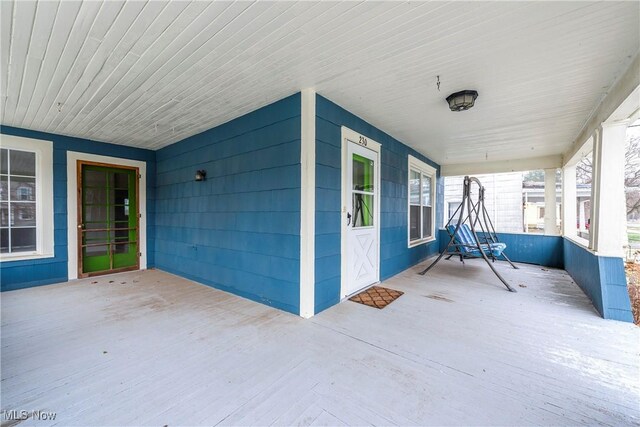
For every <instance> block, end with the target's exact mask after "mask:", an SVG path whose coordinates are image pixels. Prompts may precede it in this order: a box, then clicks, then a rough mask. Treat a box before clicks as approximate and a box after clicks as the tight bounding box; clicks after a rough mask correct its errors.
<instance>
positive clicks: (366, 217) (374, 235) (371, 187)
mask: <svg viewBox="0 0 640 427" xmlns="http://www.w3.org/2000/svg"><path fill="white" fill-rule="evenodd" d="M343 143H344V144H346V153H345V154H346V162H343V164H344V163H346V164H345V166H346V175H345V179H343V188H342V194H343V202H344V208H343V212H344V215H343V220H344V223H343V224H344V228H343V233H344V235H343V238H344V246H343V249H344V250H343V258H344V259H343V266H344V267H345V268H344V269H343V271H344V273H345V274H346V277H345V278H344V279H343V286H342V289H343V295H342V296H343V297H344V296H348V295H351V294H353V293H355V292H357V291H359V290H360V289H362V288H365V287H367V286H369V285H371V284H373V283H376V282H378V281H379V254H380V251H379V228H380V218H379V216H380V207H379V203H380V177H379V173H380V172H379V170H380V167H379V151H374V150H376V149H377V150H379V145H378V144H376V143H375V142H373V141H369V140H368V139H367V138H365V137H363V136H361V135H358V136H357V138H354V137H353V135H352V136H351V137H349V135H347V137H345V138H344V139H343ZM371 148H373V149H371ZM345 270H346V271H345Z"/></svg>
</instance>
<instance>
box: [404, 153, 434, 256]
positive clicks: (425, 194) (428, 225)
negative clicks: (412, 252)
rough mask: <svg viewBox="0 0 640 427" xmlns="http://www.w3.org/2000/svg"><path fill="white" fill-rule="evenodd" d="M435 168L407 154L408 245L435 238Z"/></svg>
mask: <svg viewBox="0 0 640 427" xmlns="http://www.w3.org/2000/svg"><path fill="white" fill-rule="evenodd" d="M435 193H436V169H435V168H434V167H433V166H429V165H428V164H426V163H425V162H423V161H421V160H418V159H417V158H415V157H413V156H409V201H408V202H409V247H412V246H416V245H419V244H421V243H425V242H430V241H432V240H434V239H435V227H434V225H435V222H436V221H435V219H436V210H435Z"/></svg>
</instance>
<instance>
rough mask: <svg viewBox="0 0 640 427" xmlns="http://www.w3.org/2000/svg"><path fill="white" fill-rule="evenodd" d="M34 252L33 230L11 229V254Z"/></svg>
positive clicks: (34, 231)
mask: <svg viewBox="0 0 640 427" xmlns="http://www.w3.org/2000/svg"><path fill="white" fill-rule="evenodd" d="M35 250H36V229H35V228H13V229H11V252H28V251H29V252H30V251H35Z"/></svg>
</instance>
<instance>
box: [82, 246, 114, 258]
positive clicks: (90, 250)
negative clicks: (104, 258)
mask: <svg viewBox="0 0 640 427" xmlns="http://www.w3.org/2000/svg"><path fill="white" fill-rule="evenodd" d="M108 250H109V246H108V245H98V246H87V247H86V248H84V256H85V257H87V256H100V255H107V253H108Z"/></svg>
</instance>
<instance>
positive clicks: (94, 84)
mask: <svg viewBox="0 0 640 427" xmlns="http://www.w3.org/2000/svg"><path fill="white" fill-rule="evenodd" d="M166 5H167V3H166V2H148V3H146V4H145V3H142V2H129V3H127V4H126V5H125V6H124V8H123V10H122V13H120V15H119V16H118V19H117V20H116V22H115V24H114V25H113V26H112V27H111V29H110V31H109V33H108V34H107V35H106V37H105V39H104V40H103V42H102V44H101V45H100V48H99V49H98V53H96V55H94V57H93V58H92V60H91V62H90V63H89V65H88V66H87V69H86V70H85V72H84V73H83V75H82V77H81V78H80V81H79V82H78V84H77V85H76V87H75V88H74V89H73V91H72V93H71V95H70V96H69V99H67V101H66V102H67V104H68V105H67V107H68V108H67V109H66V114H64V115H62V117H58V116H56V119H57V123H58V124H57V126H56V127H55V128H54V132H55V131H56V130H58V129H60V128H65V129H66V128H67V127H68V126H69V124H70V122H71V121H72V120H73V119H74V118H79V117H80V115H79V112H80V110H81V109H83V108H84V107H85V106H86V104H87V102H89V100H90V99H91V98H92V97H93V96H94V95H95V94H96V92H97V91H98V90H99V89H101V88H102V87H103V86H105V85H109V86H111V87H112V86H113V84H115V82H113V83H112V82H111V81H110V80H111V78H112V77H113V80H119V79H120V78H121V77H122V76H123V75H124V73H126V71H127V68H124V67H120V68H119V69H118V67H119V66H120V64H121V63H122V61H123V60H124V58H125V57H126V55H127V53H129V52H130V51H131V48H132V47H133V45H134V44H135V42H136V41H137V40H138V39H139V38H140V36H141V35H142V34H143V33H144V31H145V29H146V28H147V27H148V26H149V25H150V24H151V23H152V22H153V21H154V20H155V18H156V17H157V16H158V14H159V13H160V12H161V11H162V9H164V7H165V6H166ZM129 59H133V58H132V57H130V58H129ZM132 64H133V63H132V62H129V68H130V67H131V65H132ZM116 69H118V71H119V75H116V76H113V73H114V71H115V70H116Z"/></svg>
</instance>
